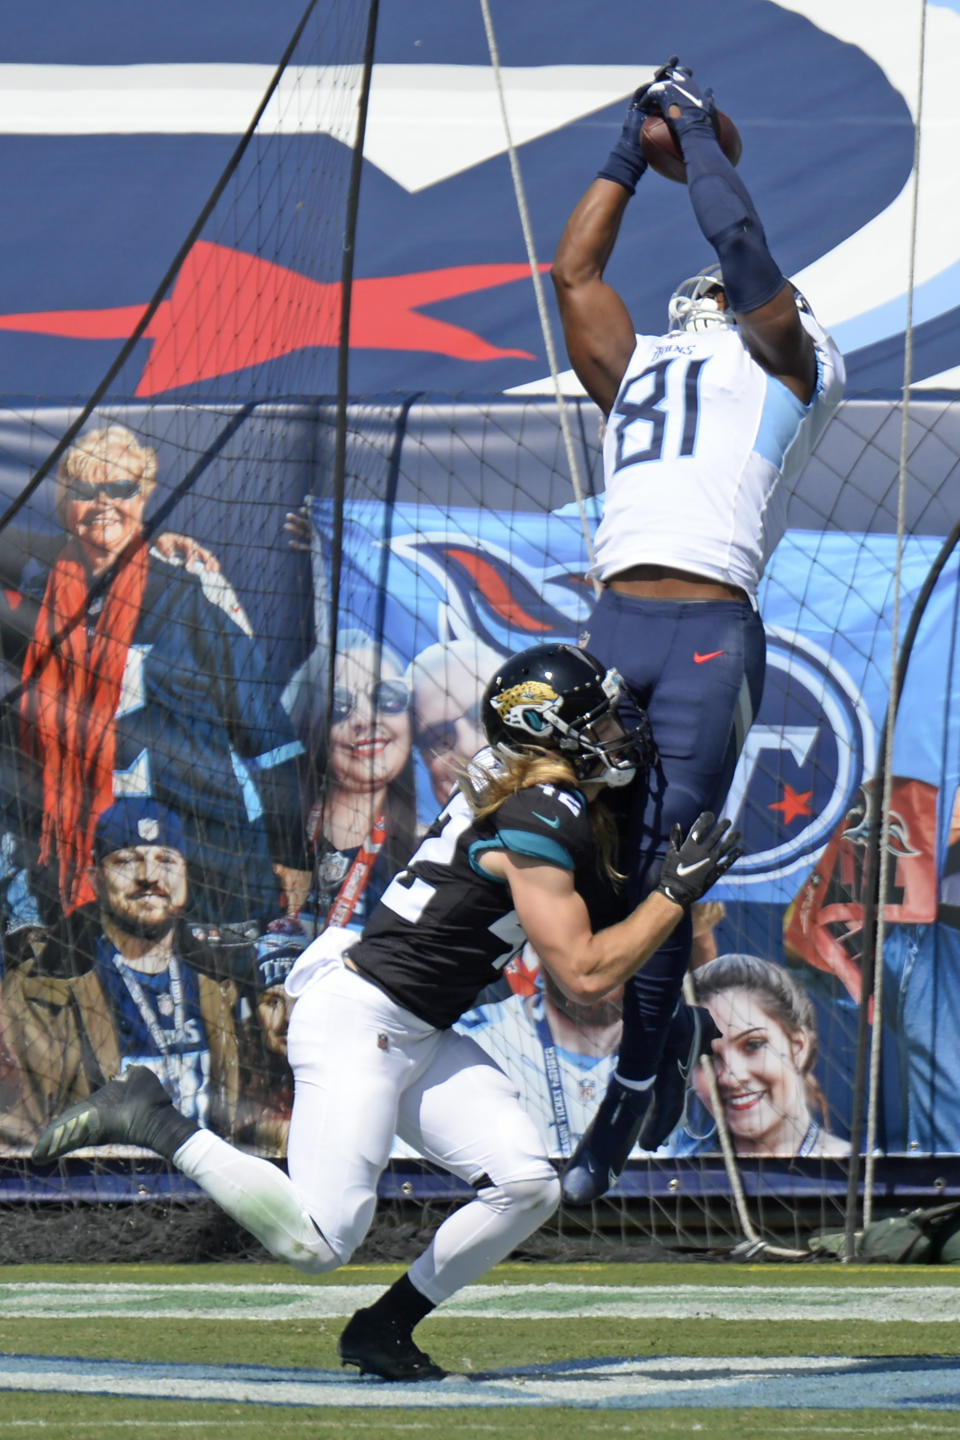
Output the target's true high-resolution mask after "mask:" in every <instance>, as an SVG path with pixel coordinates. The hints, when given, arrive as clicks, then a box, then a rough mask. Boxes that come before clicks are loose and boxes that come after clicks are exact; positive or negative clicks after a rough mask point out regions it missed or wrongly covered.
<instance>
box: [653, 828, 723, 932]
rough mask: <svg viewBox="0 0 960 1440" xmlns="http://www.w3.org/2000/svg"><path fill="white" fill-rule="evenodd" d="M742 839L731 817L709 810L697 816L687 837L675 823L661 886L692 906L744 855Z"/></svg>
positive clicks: (677, 902) (678, 902)
mask: <svg viewBox="0 0 960 1440" xmlns="http://www.w3.org/2000/svg"><path fill="white" fill-rule="evenodd" d="M740 840H741V835H740V831H739V830H731V829H730V821H729V820H718V819H717V818H716V816H715V815H712V814H711V813H710V811H709V810H705V811H704V812H703V814H702V815H698V816H697V818H696V820H694V822H693V824H692V825H691V826H690V833H689V834H688V835H687V838H686V839H684V838H683V831H682V830H681V828H680V826H679V825H674V827H673V830H672V831H671V832H670V848H669V849H668V850H667V853H666V855H665V857H664V861H663V869H662V870H661V872H660V884H659V885H658V886H657V889H658V890H659V891H660V893H661V894H662V895H666V897H667V899H668V900H672V901H673V902H674V904H675V905H682V906H683V908H684V909H685V910H686V909H688V908H689V906H691V905H693V904H695V902H696V901H697V900H702V899H703V896H704V895H705V894H706V893H707V891H708V890H709V889H710V886H711V885H714V884H715V883H716V882H717V880H719V879H720V876H721V875H725V874H726V872H727V871H728V870H729V869H730V866H731V865H733V864H735V863H736V861H737V860H739V859H740V856H741V855H742V854H743V846H742V845H741V844H740Z"/></svg>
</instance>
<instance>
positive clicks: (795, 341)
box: [643, 65, 817, 404]
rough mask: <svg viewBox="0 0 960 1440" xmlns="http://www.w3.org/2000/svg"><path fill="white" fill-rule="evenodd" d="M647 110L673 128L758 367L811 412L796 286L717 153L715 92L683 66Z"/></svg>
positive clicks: (666, 75) (811, 359)
mask: <svg viewBox="0 0 960 1440" xmlns="http://www.w3.org/2000/svg"><path fill="white" fill-rule="evenodd" d="M643 104H644V108H645V109H647V110H650V109H658V110H659V111H660V113H661V114H662V115H664V116H665V118H666V119H667V120H668V122H669V124H670V128H671V129H672V131H673V133H674V136H675V137H676V141H677V144H678V145H679V147H680V149H681V151H682V153H683V159H684V164H685V165H686V170H687V190H688V193H689V195H690V203H691V205H692V206H693V212H694V214H695V216H696V218H697V223H698V224H699V226H700V229H701V230H702V231H703V233H704V235H705V236H706V238H707V239H708V240H709V242H710V244H711V245H712V246H713V248H714V250H715V251H716V252H717V258H718V259H719V261H720V268H721V270H722V272H723V284H724V289H725V290H726V293H727V301H728V303H729V305H730V307H731V309H732V310H734V311H735V313H736V316H737V324H738V327H739V329H740V333H741V335H742V336H743V339H744V341H745V342H746V344H747V347H748V348H749V350H750V352H751V354H752V355H753V357H754V359H755V360H756V361H757V362H758V364H760V365H762V366H763V367H764V368H765V369H766V370H769V371H770V372H771V373H772V374H774V375H776V376H777V377H778V379H780V380H782V381H783V383H784V384H785V385H787V386H788V387H789V388H790V389H791V390H792V391H793V392H794V394H795V395H798V396H799V398H800V399H801V400H802V401H803V402H804V403H805V404H806V403H807V402H808V401H809V400H810V398H811V397H812V395H813V391H814V386H815V384H816V376H817V367H816V357H815V354H814V348H813V342H812V340H811V339H810V336H809V335H808V334H807V332H806V330H805V329H804V328H803V325H802V324H801V321H800V316H799V314H798V311H797V306H796V301H795V299H794V290H793V286H792V285H791V284H790V282H789V280H785V279H784V277H783V275H782V274H781V272H780V269H779V267H778V265H777V263H776V261H775V260H774V259H773V256H772V255H771V254H770V251H769V248H768V246H767V239H766V235H765V234H764V230H763V225H762V224H761V222H760V217H759V215H758V214H757V212H756V209H755V208H754V204H753V201H752V200H751V198H750V194H749V192H748V191H747V188H746V186H745V185H744V183H743V181H742V180H741V178H740V176H739V175H738V174H737V172H736V170H735V169H734V168H733V166H732V165H731V163H730V161H729V160H728V159H727V157H726V155H724V153H723V151H722V149H721V148H720V142H719V140H718V139H717V134H716V130H715V128H714V116H715V110H716V107H715V104H714V98H713V92H712V90H701V89H700V87H699V86H698V85H697V83H696V82H695V81H694V79H693V77H692V72H691V71H690V70H688V69H686V68H685V67H683V66H677V65H674V66H671V67H665V69H664V72H663V75H662V77H661V78H660V79H659V80H656V81H655V82H654V83H653V84H652V85H651V86H649V87H648V89H647V91H646V94H645V95H644V98H643Z"/></svg>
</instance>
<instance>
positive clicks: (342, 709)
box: [330, 680, 410, 725]
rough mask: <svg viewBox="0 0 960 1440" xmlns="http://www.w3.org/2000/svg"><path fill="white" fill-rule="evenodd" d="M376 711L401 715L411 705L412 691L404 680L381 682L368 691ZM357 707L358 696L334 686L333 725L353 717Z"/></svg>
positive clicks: (331, 715) (331, 718)
mask: <svg viewBox="0 0 960 1440" xmlns="http://www.w3.org/2000/svg"><path fill="white" fill-rule="evenodd" d="M367 694H368V695H369V697H370V701H371V704H372V705H373V708H374V710H377V711H379V712H380V713H381V714H384V715H401V714H402V713H403V711H404V710H406V709H407V708H408V706H409V704H410V691H409V690H408V689H407V687H406V685H405V684H404V683H403V681H402V680H380V681H379V682H378V683H377V684H376V685H374V687H373V689H372V690H368V691H367ZM356 706H357V695H356V692H355V691H353V690H348V689H347V688H346V686H345V685H334V687H333V705H332V707H331V711H330V720H331V723H332V724H334V725H337V724H339V723H340V721H341V720H346V718H347V716H348V715H352V714H353V712H354V710H355V709H356Z"/></svg>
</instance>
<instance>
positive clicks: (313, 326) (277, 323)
mask: <svg viewBox="0 0 960 1440" xmlns="http://www.w3.org/2000/svg"><path fill="white" fill-rule="evenodd" d="M548 268H549V267H548V266H547V265H541V266H540V269H541V270H546V269H548ZM529 276H530V267H529V266H528V265H456V266H453V267H452V268H451V269H448V270H425V271H422V272H420V273H415V274H412V275H388V276H384V277H383V278H381V279H376V280H355V281H354V283H353V294H352V300H351V307H350V344H351V346H353V347H354V348H356V349H364V348H366V349H371V350H427V351H430V352H432V353H433V354H435V355H449V356H450V357H451V359H454V360H500V359H504V358H511V357H515V358H519V359H521V360H533V359H534V358H535V357H534V356H533V355H531V354H529V353H528V352H527V351H526V350H501V349H498V348H497V347H496V346H494V345H489V344H488V343H487V342H486V341H485V340H483V339H482V338H481V337H480V336H479V335H474V334H473V332H472V331H470V330H464V329H462V328H461V327H460V326H458V325H448V324H447V323H446V321H443V320H434V319H431V317H430V316H428V315H421V314H420V313H419V307H420V306H422V305H431V304H435V303H436V302H437V301H439V300H449V299H452V298H453V297H454V296H457V295H469V294H472V293H474V292H475V291H477V290H489V289H492V288H493V287H494V286H497V285H506V284H509V283H511V282H512V281H514V280H523V279H528V278H529ZM145 309H146V306H144V305H119V306H115V307H112V308H110V309H106V310H49V311H39V312H36V313H34V314H24V315H0V330H21V331H29V332H32V333H34V334H41V335H64V336H68V337H70V338H72V339H77V340H125V339H126V338H127V336H128V335H130V334H131V333H132V331H133V329H134V327H135V326H136V324H137V322H138V321H139V320H140V318H141V316H142V315H143V312H144V310H145ZM339 319H340V285H339V283H337V284H325V283H322V282H321V281H319V280H311V279H310V277H309V276H307V275H299V274H298V273H297V272H296V271H295V270H288V269H286V268H285V267H284V266H283V265H275V264H274V263H273V262H272V261H270V260H261V259H259V258H258V257H257V256H256V255H245V254H243V253H242V252H241V251H239V250H230V249H228V248H227V247H226V246H224V245H213V244H211V243H209V242H208V241H206V240H200V241H198V243H197V244H196V245H194V247H193V249H192V250H191V251H190V254H189V255H188V256H187V258H186V260H185V261H184V263H183V265H182V266H181V268H180V271H179V273H178V275H177V279H176V282H175V284H174V287H173V290H172V291H171V293H170V296H169V298H168V299H166V300H164V301H163V302H162V303H161V305H160V308H159V309H158V310H157V312H156V314H155V315H154V317H153V319H152V320H151V322H150V324H149V326H148V327H147V329H146V331H145V333H144V338H145V339H147V340H152V341H153V349H152V351H151V352H150V357H149V359H148V360H147V363H146V365H145V366H144V370H143V374H142V375H141V377H140V383H139V384H138V386H137V389H136V394H137V395H157V394H159V393H160V392H161V391H163V390H173V389H176V388H179V387H181V386H184V385H192V384H195V383H196V382H197V381H199V380H212V379H214V378H215V377H216V376H218V375H227V374H230V373H232V372H235V371H237V370H245V369H247V368H249V367H250V366H251V365H261V364H263V362H264V361H266V360H274V359H276V358H277V357H278V356H281V355H289V354H291V353H292V352H293V351H295V350H303V349H306V348H307V347H309V346H333V345H336V344H337V338H338V337H337V331H338V325H339Z"/></svg>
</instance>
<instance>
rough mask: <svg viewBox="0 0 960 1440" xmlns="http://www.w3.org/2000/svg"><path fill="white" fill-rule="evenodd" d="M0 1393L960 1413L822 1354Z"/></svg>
mask: <svg viewBox="0 0 960 1440" xmlns="http://www.w3.org/2000/svg"><path fill="white" fill-rule="evenodd" d="M0 1388H2V1389H4V1390H8V1391H9V1390H18V1391H32V1392H42V1391H47V1392H50V1391H55V1392H56V1393H58V1394H63V1393H73V1394H83V1395H117V1396H119V1395H123V1396H129V1397H132V1396H144V1397H146V1398H149V1399H152V1400H164V1399H167V1400H173V1399H177V1400H188V1401H189V1400H204V1401H215V1400H226V1401H232V1402H234V1403H237V1402H241V1403H243V1402H245V1403H261V1404H270V1405H286V1406H324V1407H329V1406H331V1405H337V1406H345V1407H348V1408H350V1409H368V1408H376V1409H398V1408H399V1409H406V1408H407V1407H409V1406H413V1405H415V1406H417V1407H423V1408H429V1409H444V1410H446V1409H450V1408H451V1407H455V1408H456V1409H458V1410H459V1409H462V1408H470V1409H491V1408H497V1407H501V1406H512V1407H517V1406H522V1407H524V1408H525V1409H529V1408H533V1407H538V1406H546V1405H549V1406H558V1405H562V1406H565V1407H567V1408H573V1409H578V1408H579V1409H589V1410H636V1409H641V1408H642V1409H673V1408H688V1407H693V1406H696V1407H709V1408H712V1409H721V1408H722V1409H741V1408H743V1409H745V1408H770V1409H791V1410H795V1409H797V1408H798V1407H800V1408H804V1409H810V1410H818V1411H823V1410H831V1409H870V1410H874V1409H885V1410H887V1411H890V1410H893V1409H897V1408H908V1407H909V1408H914V1407H920V1408H924V1409H929V1410H950V1411H955V1410H957V1409H958V1408H960V1372H958V1369H957V1367H956V1365H955V1364H954V1363H953V1362H952V1361H950V1360H944V1359H937V1360H931V1359H923V1358H920V1359H915V1360H909V1359H877V1358H871V1359H856V1358H850V1359H848V1358H846V1357H842V1356H827V1357H824V1356H819V1355H811V1356H799V1357H793V1356H776V1357H773V1358H771V1357H769V1356H767V1357H759V1356H731V1357H724V1358H723V1359H719V1360H718V1359H704V1357H703V1356H697V1357H693V1356H690V1357H688V1356H668V1357H663V1358H650V1359H626V1360H624V1359H619V1360H599V1361H592V1360H585V1361H568V1362H563V1363H560V1364H556V1365H548V1366H539V1367H527V1368H523V1369H514V1370H497V1371H491V1372H487V1373H485V1374H478V1375H476V1376H469V1375H449V1376H447V1378H446V1379H445V1380H442V1381H439V1382H438V1383H437V1384H431V1385H423V1384H420V1385H416V1384H413V1385H411V1384H402V1383H398V1384H383V1383H382V1382H381V1381H377V1380H373V1379H369V1380H359V1379H357V1378H355V1377H354V1378H347V1379H345V1378H344V1376H343V1375H342V1374H341V1373H339V1372H333V1371H323V1370H313V1371H311V1370H299V1371H297V1370H280V1369H277V1370H271V1369H268V1368H267V1367H264V1366H217V1365H145V1364H137V1363H129V1362H123V1361H78V1360H73V1359H71V1360H62V1359H59V1358H50V1357H43V1356H32V1357H27V1356H22V1355H17V1356H10V1357H6V1358H0Z"/></svg>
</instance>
